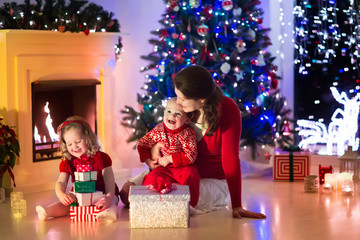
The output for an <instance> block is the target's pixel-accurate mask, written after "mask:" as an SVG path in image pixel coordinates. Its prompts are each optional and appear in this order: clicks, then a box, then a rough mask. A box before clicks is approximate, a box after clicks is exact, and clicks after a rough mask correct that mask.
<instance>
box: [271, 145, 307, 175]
mask: <svg viewBox="0 0 360 240" xmlns="http://www.w3.org/2000/svg"><path fill="white" fill-rule="evenodd" d="M292 154H293V164H292V165H293V167H292V173H293V180H294V181H303V180H304V179H305V177H306V176H307V175H310V166H311V156H310V153H309V152H301V151H300V152H293V153H292ZM290 172H291V171H290V159H289V152H286V151H281V152H279V153H278V154H276V155H274V168H273V179H274V180H275V181H290Z"/></svg>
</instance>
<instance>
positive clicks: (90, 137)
mask: <svg viewBox="0 0 360 240" xmlns="http://www.w3.org/2000/svg"><path fill="white" fill-rule="evenodd" d="M73 128H76V129H80V131H81V133H82V134H84V136H85V142H86V146H87V147H88V151H87V153H86V155H88V156H92V157H93V156H95V154H96V152H97V151H99V150H100V145H99V142H98V139H97V136H96V135H95V133H94V132H93V131H92V130H91V127H90V125H89V124H88V123H87V122H86V120H85V119H84V118H82V117H80V116H72V117H69V118H67V119H66V120H65V122H63V123H61V124H60V125H59V127H58V128H57V131H58V135H59V139H60V140H59V142H60V149H61V151H62V155H63V157H64V158H65V159H68V160H70V159H71V154H70V153H69V151H68V150H67V147H66V142H65V139H64V134H65V133H66V132H67V131H68V130H69V129H73Z"/></svg>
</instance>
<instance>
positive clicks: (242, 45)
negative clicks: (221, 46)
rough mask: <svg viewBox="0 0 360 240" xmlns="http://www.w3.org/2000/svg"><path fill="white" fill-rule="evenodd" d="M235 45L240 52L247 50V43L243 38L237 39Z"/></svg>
mask: <svg viewBox="0 0 360 240" xmlns="http://www.w3.org/2000/svg"><path fill="white" fill-rule="evenodd" d="M235 47H236V50H237V51H238V53H242V52H244V51H246V43H244V41H243V40H242V39H239V40H237V41H236V43H235Z"/></svg>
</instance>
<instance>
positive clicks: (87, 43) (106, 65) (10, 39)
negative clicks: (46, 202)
mask: <svg viewBox="0 0 360 240" xmlns="http://www.w3.org/2000/svg"><path fill="white" fill-rule="evenodd" d="M118 37H119V33H91V34H90V35H89V36H86V35H85V34H84V33H70V32H66V33H60V32H53V31H38V30H0V117H2V118H4V119H5V121H6V122H7V124H9V125H10V126H14V127H15V131H16V133H17V135H18V137H19V142H20V147H21V153H20V158H19V159H18V161H17V163H16V165H15V168H14V174H15V180H16V184H17V190H23V191H28V192H35V191H43V190H49V189H53V186H54V183H55V181H56V178H57V176H58V166H59V161H61V160H51V161H44V162H35V163H34V162H33V153H32V151H33V149H32V139H33V136H32V121H31V119H32V116H31V113H32V109H31V108H32V106H31V97H32V96H31V83H33V82H35V81H44V80H46V81H57V80H71V79H73V80H77V81H81V80H82V79H84V80H86V79H97V80H99V81H100V82H101V84H100V85H98V86H97V87H96V88H97V89H96V92H97V93H96V98H97V100H96V102H97V103H96V112H97V114H96V118H97V119H96V121H97V134H98V136H99V139H100V141H101V145H102V149H103V150H104V151H107V149H108V148H110V147H111V145H112V142H111V141H112V140H111V137H109V136H110V135H111V129H109V128H110V127H107V126H111V124H110V121H111V119H108V118H109V116H111V114H110V113H109V111H111V105H112V104H113V103H112V102H111V93H112V91H113V90H112V85H113V84H114V83H113V82H114V81H115V79H114V76H113V75H112V73H113V69H114V61H115V52H114V45H115V43H117V39H118ZM104 93H105V94H104ZM8 184H10V181H9V183H8Z"/></svg>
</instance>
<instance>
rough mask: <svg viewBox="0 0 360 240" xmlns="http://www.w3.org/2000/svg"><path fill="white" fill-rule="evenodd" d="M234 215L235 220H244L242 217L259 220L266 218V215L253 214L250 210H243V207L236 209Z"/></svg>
mask: <svg viewBox="0 0 360 240" xmlns="http://www.w3.org/2000/svg"><path fill="white" fill-rule="evenodd" d="M232 214H233V217H234V218H242V217H248V218H258V219H262V218H266V215H265V214H262V213H256V212H251V211H249V210H246V209H243V208H242V207H238V208H234V209H233V211H232Z"/></svg>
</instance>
